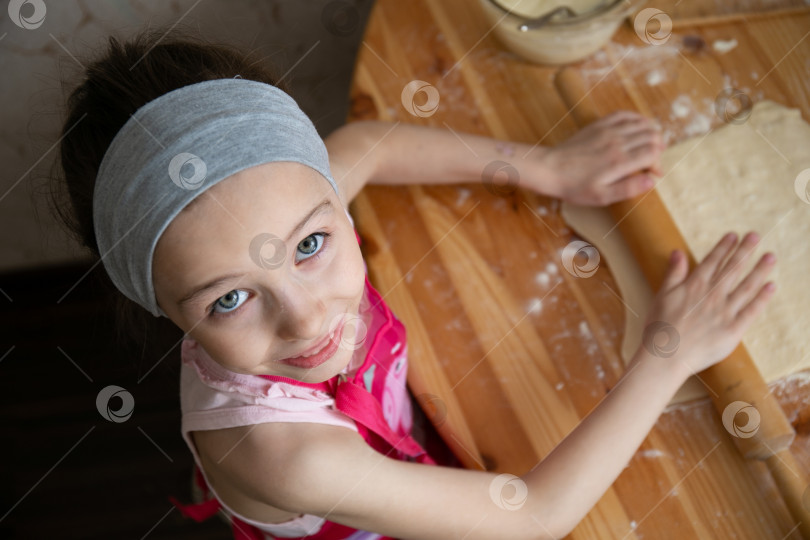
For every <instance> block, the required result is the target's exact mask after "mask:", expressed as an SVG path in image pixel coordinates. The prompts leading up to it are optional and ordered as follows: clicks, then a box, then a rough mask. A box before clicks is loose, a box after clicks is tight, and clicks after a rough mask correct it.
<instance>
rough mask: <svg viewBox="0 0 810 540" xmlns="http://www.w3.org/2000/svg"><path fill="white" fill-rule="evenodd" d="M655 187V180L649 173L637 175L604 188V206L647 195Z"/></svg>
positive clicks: (626, 177)
mask: <svg viewBox="0 0 810 540" xmlns="http://www.w3.org/2000/svg"><path fill="white" fill-rule="evenodd" d="M653 186H655V180H653V179H652V177H651V176H650V175H649V174H647V173H635V174H631V175H629V176H625V177H624V178H622V179H620V180H618V181H616V182H614V183H612V184H609V185H607V186H605V187H604V197H603V201H604V204H605V205H607V204H612V203H614V202H616V201H623V200H625V199H630V198H633V197H636V196H638V195H641V194H642V193H646V192H647V191H649V190H650V189H652V187H653Z"/></svg>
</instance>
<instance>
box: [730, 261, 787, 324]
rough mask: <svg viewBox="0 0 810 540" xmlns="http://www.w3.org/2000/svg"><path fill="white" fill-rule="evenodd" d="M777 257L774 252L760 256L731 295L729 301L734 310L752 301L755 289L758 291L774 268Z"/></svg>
mask: <svg viewBox="0 0 810 540" xmlns="http://www.w3.org/2000/svg"><path fill="white" fill-rule="evenodd" d="M775 263H776V257H775V256H774V254H773V253H766V254H765V255H763V256H762V257H760V259H759V261H758V262H757V264H756V266H754V268H753V269H752V270H751V272H749V273H748V275H747V276H745V279H743V280H742V281H741V282H740V284H739V285H737V288H736V289H734V291H732V293H731V294H730V295H729V298H728V302H729V304H730V305H731V308H732V309H733V310H734V311H739V310H740V309H741V308H742V307H743V306H745V305H746V304H748V302H750V301H751V298H752V296H753V295H754V292H755V291H758V290H759V289H760V288H761V287H762V284H763V283H764V281H765V279H766V278H767V277H768V274H770V273H771V271H772V270H773V268H774V264H775Z"/></svg>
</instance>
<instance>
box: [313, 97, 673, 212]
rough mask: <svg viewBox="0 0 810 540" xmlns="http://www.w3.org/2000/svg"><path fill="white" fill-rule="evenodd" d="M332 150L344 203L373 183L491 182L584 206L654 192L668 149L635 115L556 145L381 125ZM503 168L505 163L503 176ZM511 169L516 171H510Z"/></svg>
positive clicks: (340, 137) (344, 132) (339, 136)
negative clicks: (660, 162)
mask: <svg viewBox="0 0 810 540" xmlns="http://www.w3.org/2000/svg"><path fill="white" fill-rule="evenodd" d="M326 146H327V149H328V151H329V157H330V166H331V169H332V176H333V177H334V178H335V180H336V181H337V182H338V185H339V186H340V190H341V192H342V193H341V196H342V197H343V198H344V203H348V202H350V201H351V200H352V199H353V198H354V196H355V195H356V194H357V193H358V192H359V191H360V190H361V189H362V188H363V186H364V185H366V184H367V183H372V184H449V183H465V182H487V181H490V182H495V183H497V184H498V185H499V186H503V185H504V184H506V183H509V185H510V187H511V186H519V187H522V188H525V189H528V190H531V191H534V192H537V193H541V194H544V195H549V196H552V197H558V198H561V199H565V200H567V201H570V202H574V203H578V204H585V205H605V204H609V203H611V202H614V201H616V200H621V199H626V198H629V197H632V196H635V195H638V194H639V193H642V192H644V191H646V190H648V189H649V188H650V187H652V185H653V181H652V177H651V174H659V172H660V171H659V163H658V161H659V157H660V155H661V151H662V150H663V144H662V143H661V138H660V136H659V132H658V129H657V128H656V126H655V125H654V124H653V123H652V122H651V121H650V120H649V119H647V118H645V117H643V116H641V115H639V114H637V113H633V112H627V111H624V112H618V113H615V114H612V115H610V116H607V117H605V118H602V119H601V120H599V121H597V122H594V123H593V124H591V125H589V126H587V127H586V128H584V129H582V130H580V131H579V132H577V133H576V134H575V135H574V136H572V137H571V138H569V139H568V140H566V141H564V142H562V143H561V144H558V145H557V146H554V147H545V146H539V145H537V146H532V145H529V144H524V143H509V142H503V141H498V140H495V139H492V138H489V137H482V136H478V135H470V134H466V133H460V132H456V131H451V130H450V129H447V128H431V127H421V126H414V125H408V124H392V123H388V122H374V121H368V122H355V123H351V124H347V125H345V126H343V127H341V128H339V129H338V130H336V131H335V132H334V133H332V134H331V135H329V137H327V138H326ZM496 162H501V168H500V172H498V173H495V171H496V170H498V169H499V164H497V163H496ZM503 163H507V164H509V165H510V166H511V167H513V168H514V169H513V170H512V169H510V170H507V169H503V168H502V164H503ZM639 171H645V172H639ZM494 174H497V176H495V177H494V178H492V176H493V175H494Z"/></svg>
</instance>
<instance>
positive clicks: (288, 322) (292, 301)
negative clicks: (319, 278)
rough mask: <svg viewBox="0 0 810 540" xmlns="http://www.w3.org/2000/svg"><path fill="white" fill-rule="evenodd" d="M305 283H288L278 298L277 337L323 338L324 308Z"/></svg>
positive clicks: (313, 288)
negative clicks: (279, 306) (279, 304)
mask: <svg viewBox="0 0 810 540" xmlns="http://www.w3.org/2000/svg"><path fill="white" fill-rule="evenodd" d="M315 290H316V287H313V286H312V285H311V284H307V283H295V282H290V283H288V284H287V285H286V286H285V288H284V291H283V293H282V295H281V297H280V298H279V301H280V302H281V311H280V317H279V325H278V335H279V337H280V338H282V339H285V340H315V339H319V338H322V337H323V332H324V328H325V321H324V319H325V317H326V306H325V305H324V303H323V301H322V300H321V298H320V296H318V295H317V294H316V293H315Z"/></svg>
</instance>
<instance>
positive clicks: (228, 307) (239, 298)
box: [211, 289, 248, 314]
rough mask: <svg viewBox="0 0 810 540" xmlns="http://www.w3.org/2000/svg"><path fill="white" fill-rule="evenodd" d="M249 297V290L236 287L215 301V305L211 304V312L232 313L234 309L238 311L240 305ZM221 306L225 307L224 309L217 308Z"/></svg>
mask: <svg viewBox="0 0 810 540" xmlns="http://www.w3.org/2000/svg"><path fill="white" fill-rule="evenodd" d="M247 297H248V293H247V291H243V290H240V289H234V290H232V291H230V292H229V293H228V294H226V295H225V296H222V297H220V298H219V299H218V300H217V301H216V302H214V305H213V306H211V313H217V314H220V313H221V314H225V313H230V312H232V311H236V310H237V309H238V308H239V306H241V305H242V304H243V303H244V301H245V300H246V299H247ZM219 307H222V308H224V311H218V310H217V308H219Z"/></svg>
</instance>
